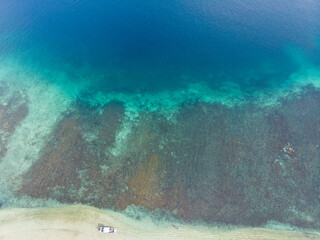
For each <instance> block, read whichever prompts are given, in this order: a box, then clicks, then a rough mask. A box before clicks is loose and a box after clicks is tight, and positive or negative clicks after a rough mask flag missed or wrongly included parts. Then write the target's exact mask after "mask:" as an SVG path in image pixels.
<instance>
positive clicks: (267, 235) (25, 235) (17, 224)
mask: <svg viewBox="0 0 320 240" xmlns="http://www.w3.org/2000/svg"><path fill="white" fill-rule="evenodd" d="M98 223H103V224H105V225H111V226H113V227H115V228H117V229H118V233H116V234H103V233H100V232H99V231H97V225H98ZM172 224H174V223H160V224H154V223H152V222H151V221H148V220H147V219H145V220H141V221H138V220H134V219H131V218H128V217H126V216H124V215H123V214H121V213H116V212H113V211H108V210H100V209H97V208H93V207H88V206H82V205H75V206H68V207H59V208H41V209H39V208H34V209H2V210H0V239H1V240H5V239H6V240H7V239H8V240H18V239H26V240H27V239H28V240H29V239H30V240H31V239H32V240H38V239H39V240H40V239H45V240H50V239H59V240H62V239H70V240H75V239H77V240H78V239H79V240H82V239H85V240H93V239H119V240H126V239H128V240H131V239H139V240H144V239H148V240H149V239H155V240H160V239H175V240H176V239H177V240H178V239H230V240H232V239H264V240H269V239H270V240H271V239H281V240H286V239H288V240H289V239H290V240H294V239H309V240H311V239H320V233H314V232H313V233H305V232H295V231H287V230H270V229H262V228H241V229H236V230H228V231H222V230H218V229H215V230H212V229H209V228H207V227H201V226H191V225H178V227H179V229H178V230H177V229H175V228H174V227H172Z"/></svg>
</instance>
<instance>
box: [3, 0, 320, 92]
mask: <svg viewBox="0 0 320 240" xmlns="http://www.w3.org/2000/svg"><path fill="white" fill-rule="evenodd" d="M319 8H320V7H319V3H318V2H317V1H308V2H304V1H299V0H295V1H276V0H273V1H268V2H265V1H250V0H248V1H242V2H239V1H232V0H231V1H223V2H221V1H201V2H198V1H191V0H189V1H180V0H177V1H172V0H171V1H169V0H168V1H161V2H160V3H159V2H157V1H138V2H137V1H127V0H121V1H95V2H94V3H89V2H88V1H50V2H46V1H26V2H21V1H3V2H2V4H1V9H0V11H1V25H0V27H1V36H0V49H1V56H2V58H6V57H10V58H14V59H15V60H16V61H18V60H19V61H20V62H21V64H23V65H25V64H27V65H30V66H32V68H34V69H36V70H35V71H38V72H44V71H49V72H50V71H62V72H66V73H67V74H69V75H71V76H69V77H68V78H69V79H68V80H69V81H71V82H72V83H74V84H77V82H78V81H81V80H79V78H80V77H81V76H83V75H84V77H83V78H85V79H84V80H83V81H85V82H86V83H87V84H89V85H90V86H92V88H96V89H99V90H105V91H114V90H116V91H126V92H137V91H140V92H144V91H159V90H163V89H177V88H179V87H183V86H185V85H186V84H188V83H190V82H192V83H194V82H205V83H206V84H208V85H209V86H211V87H213V88H214V87H217V85H220V84H221V83H224V82H227V81H228V82H229V81H230V82H234V83H237V84H240V85H241V87H242V88H244V89H245V88H250V87H252V88H264V87H268V86H270V85H272V84H276V85H277V84H281V83H283V82H286V81H288V79H289V77H290V75H291V74H292V73H294V72H296V71H297V68H298V67H299V66H298V64H297V62H296V61H295V59H292V56H291V55H290V53H289V52H288V51H289V50H288V49H295V50H296V51H299V52H301V53H302V54H303V55H304V56H306V58H307V59H308V60H310V61H311V62H312V63H314V64H316V65H317V64H319V59H318V55H319V29H320V20H319ZM80 73H81V74H80ZM77 74H79V75H81V76H78V75H77ZM52 81H54V80H52Z"/></svg>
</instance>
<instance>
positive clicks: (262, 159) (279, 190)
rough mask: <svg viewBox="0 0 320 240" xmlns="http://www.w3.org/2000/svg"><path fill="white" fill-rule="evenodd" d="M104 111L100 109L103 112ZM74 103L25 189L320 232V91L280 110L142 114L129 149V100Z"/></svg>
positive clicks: (188, 216) (214, 108)
mask: <svg viewBox="0 0 320 240" xmlns="http://www.w3.org/2000/svg"><path fill="white" fill-rule="evenodd" d="M101 112H102V113H101ZM101 112H100V113H99V110H98V109H96V108H92V107H88V106H86V105H85V104H83V105H80V104H79V105H77V106H75V110H74V111H73V112H71V113H69V114H66V116H65V118H64V119H63V120H62V121H61V122H60V123H59V124H58V125H57V127H56V130H55V131H54V133H53V135H52V139H51V140H50V141H49V142H48V143H47V145H46V146H45V148H44V149H43V150H42V154H41V157H40V159H39V161H38V162H36V163H35V164H34V166H33V167H32V168H31V169H30V171H29V172H28V173H26V174H25V175H24V182H23V185H22V187H21V189H20V191H19V194H28V195H30V196H33V197H37V198H55V199H58V200H59V201H62V202H81V203H87V204H90V205H94V206H98V207H109V208H113V209H121V210H123V209H125V208H126V207H127V206H129V205H131V204H134V205H136V206H143V207H145V208H147V209H149V210H155V209H158V208H161V209H164V210H169V211H170V212H172V213H173V215H175V216H176V217H177V218H181V219H184V220H187V221H192V220H202V221H205V222H208V223H212V222H224V223H230V224H243V225H255V226H256V225H261V224H265V223H266V222H267V221H268V220H276V221H279V222H283V223H289V224H292V225H295V226H299V227H306V228H318V229H319V228H320V224H319V223H320V152H319V146H320V92H319V91H318V90H316V89H314V88H312V87H308V88H306V89H305V90H304V92H303V93H300V94H294V95H292V96H290V98H287V99H284V100H282V101H281V102H280V104H279V105H277V106H273V107H259V106H257V105H254V104H247V105H241V106H235V107H233V108H228V107H225V106H222V105H218V104H207V103H203V102H197V103H194V104H186V105H183V106H181V109H180V111H179V112H178V113H177V114H176V115H175V116H174V120H168V119H166V118H164V117H163V116H162V115H159V114H157V113H141V114H140V116H139V119H138V120H137V123H136V124H135V125H133V127H132V129H131V134H130V135H129V136H128V139H127V141H126V142H125V145H124V146H123V147H124V148H123V149H122V152H121V154H119V155H113V154H112V151H110V149H112V148H113V147H115V139H116V133H117V132H118V131H119V129H121V126H122V125H121V124H122V122H123V120H124V107H123V105H122V104H121V103H111V104H108V105H106V106H104V107H103V110H102V111H101Z"/></svg>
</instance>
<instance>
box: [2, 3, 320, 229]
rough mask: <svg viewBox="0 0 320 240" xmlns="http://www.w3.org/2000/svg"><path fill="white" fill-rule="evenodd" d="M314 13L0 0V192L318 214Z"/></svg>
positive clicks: (53, 201) (243, 221) (319, 71)
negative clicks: (291, 149) (292, 150)
mask: <svg viewBox="0 0 320 240" xmlns="http://www.w3.org/2000/svg"><path fill="white" fill-rule="evenodd" d="M319 16H320V2H319V1H313V0H309V1H302V0H301V1H300V0H291V1H289V0H282V1H280V0H270V1H262V0H255V1H253V0H245V1H236V0H225V1H218V0H211V1H209V0H203V1H193V0H163V1H155V0H149V1H144V0H137V1H133V0H117V1H116V0H105V1H102V0H97V1H87V0H78V1H60V0H59V1H58V0H54V1H41V0H29V1H23V2H22V1H19V0H12V1H3V0H0V172H1V177H0V207H12V206H24V207H32V206H56V205H59V204H64V203H69V204H72V203H83V204H89V205H93V206H97V207H101V208H111V209H116V210H125V209H126V210H125V211H126V212H127V214H128V215H132V216H137V218H140V217H139V216H140V215H141V216H142V215H147V212H149V211H150V210H151V211H154V212H155V215H156V217H157V218H158V217H159V216H166V217H167V218H168V219H172V217H174V218H179V219H182V220H185V221H198V220H199V221H204V222H206V223H210V224H212V223H227V224H239V225H260V226H262V225H264V224H268V223H269V225H275V224H274V222H272V221H276V223H277V222H282V223H284V224H291V225H293V226H299V227H308V228H314V229H319V228H320V226H319V222H320V219H319V218H320V210H319V209H320V205H319V204H320V188H319V186H320V174H319V172H320V168H319V166H320V164H319V159H320V155H319V150H318V147H319V146H320V142H319V139H320V132H319V131H320V130H319V129H320V125H319V119H320V112H319V109H320V107H319V102H320V100H319V99H320V92H319V87H320V58H319V56H320V55H319V54H320V17H319ZM290 146H292V148H293V149H294V153H292V152H290V151H289V150H288V149H290V148H289V147H290ZM135 205H136V206H137V207H135ZM146 209H147V210H146ZM270 221H271V222H270Z"/></svg>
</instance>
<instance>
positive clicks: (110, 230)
mask: <svg viewBox="0 0 320 240" xmlns="http://www.w3.org/2000/svg"><path fill="white" fill-rule="evenodd" d="M99 232H102V233H116V232H118V230H117V229H115V228H113V227H108V226H102V227H99Z"/></svg>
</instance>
